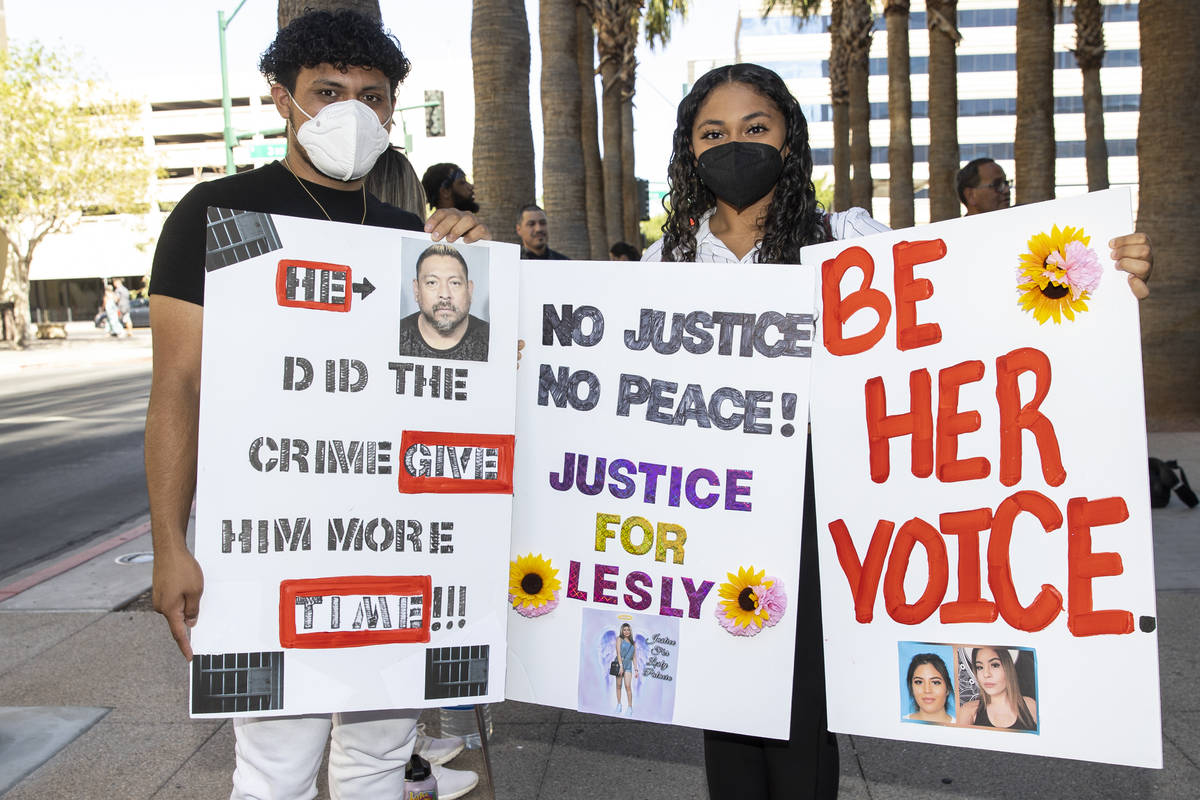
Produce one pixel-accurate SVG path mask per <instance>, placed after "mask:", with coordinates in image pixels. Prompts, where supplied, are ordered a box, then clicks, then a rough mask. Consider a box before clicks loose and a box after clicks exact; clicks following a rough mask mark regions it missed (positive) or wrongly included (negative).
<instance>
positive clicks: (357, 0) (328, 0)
mask: <svg viewBox="0 0 1200 800" xmlns="http://www.w3.org/2000/svg"><path fill="white" fill-rule="evenodd" d="M343 10H344V11H357V12H358V13H360V14H362V15H363V16H365V17H370V18H371V19H373V20H375V21H376V22H378V21H380V19H382V17H381V16H380V14H379V0H279V4H278V6H277V7H276V15H277V18H278V21H279V27H281V28H283V27H286V26H287V24H288V23H289V22H291V21H292V20H294V19H295V18H296V17H298V16H300V15H301V14H307V13H308V12H309V11H343Z"/></svg>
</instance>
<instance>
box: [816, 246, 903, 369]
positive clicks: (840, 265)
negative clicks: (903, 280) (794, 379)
mask: <svg viewBox="0 0 1200 800" xmlns="http://www.w3.org/2000/svg"><path fill="white" fill-rule="evenodd" d="M855 267H857V268H858V269H861V270H862V273H863V279H862V283H861V284H860V285H859V288H858V289H855V290H854V291H853V292H851V293H850V294H849V295H847V296H846V297H844V298H843V297H842V296H841V292H842V289H841V287H842V276H844V275H845V274H846V271H847V270H850V269H852V268H855ZM874 277H875V261H874V260H873V259H872V258H871V254H870V253H868V252H867V251H866V250H864V249H863V248H861V247H847V248H846V249H845V250H843V251H842V252H840V253H838V254H837V257H835V258H831V259H829V260H828V261H826V262H825V263H824V264H822V265H821V301H822V303H823V312H822V315H821V318H822V320H823V322H822V323H821V324H822V328H821V330H822V333H823V334H824V336H823V338H824V341H825V349H826V350H828V351H829V352H830V353H832V354H833V355H835V356H850V355H854V354H856V353H862V352H865V351H867V350H870V349H871V348H872V347H874V346H875V345H876V344H878V342H879V340H880V339H882V338H883V334H884V332H885V331H886V329H887V324H888V319H889V318H891V315H892V306H891V304H890V303H889V302H888V298H887V295H886V294H884V293H883V292H881V291H879V290H878V289H872V288H869V287H870V285H871V279H872V278H874ZM866 308H870V309H873V310H874V311H875V314H876V316H877V317H878V318H879V321H878V322H876V323H875V327H873V328H871V330H869V331H867V332H866V333H862V334H859V335H858V336H851V337H850V338H844V337H843V335H842V327H843V325H844V324H845V323H846V321H847V320H849V319H850V317H852V316H853V315H854V314H855V312H858V311H862V310H863V309H866Z"/></svg>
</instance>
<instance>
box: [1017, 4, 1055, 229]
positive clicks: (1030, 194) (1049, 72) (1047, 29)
mask: <svg viewBox="0 0 1200 800" xmlns="http://www.w3.org/2000/svg"><path fill="white" fill-rule="evenodd" d="M1054 145H1055V142H1054V0H1019V2H1018V3H1017V134H1016V140H1015V142H1014V144H1013V154H1014V156H1015V158H1016V162H1017V169H1016V175H1015V177H1016V180H1017V187H1016V188H1017V197H1016V202H1017V204H1018V205H1020V204H1022V203H1036V202H1038V201H1041V200H1051V199H1053V198H1054V155H1055V153H1054Z"/></svg>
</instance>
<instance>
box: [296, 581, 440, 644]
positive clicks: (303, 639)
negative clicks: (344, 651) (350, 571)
mask: <svg viewBox="0 0 1200 800" xmlns="http://www.w3.org/2000/svg"><path fill="white" fill-rule="evenodd" d="M432 586H433V581H432V580H431V579H430V576H428V575H345V576H339V577H331V578H297V579H294V580H286V581H282V582H280V584H279V644H280V645H281V646H283V647H286V648H294V649H318V648H320V649H329V648H337V647H365V646H367V645H373V644H397V643H405V642H428V641H429V618H430V608H429V604H430V597H431V596H432V594H433V590H432ZM347 596H363V597H373V598H379V597H385V598H386V597H409V598H411V597H413V596H420V598H421V627H419V628H407V627H392V628H386V629H382V630H380V629H367V628H361V629H359V630H354V629H353V628H352V627H351V625H352V624H353V620H354V612H355V610H356V607H355V606H350V607H348V608H347V607H346V604H344V603H343V604H342V610H341V623H342V625H341V629H340V630H337V631H315V632H312V633H305V632H303V631H297V630H296V598H298V597H320V598H323V599H324V598H331V597H347ZM328 605H329V602H326V603H323V604H322V606H323V608H324V607H327V606H328ZM326 613H328V611H326ZM400 623H401V620H399V619H397V620H396V624H397V625H399V624H400Z"/></svg>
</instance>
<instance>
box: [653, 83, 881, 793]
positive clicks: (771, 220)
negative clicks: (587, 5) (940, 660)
mask: <svg viewBox="0 0 1200 800" xmlns="http://www.w3.org/2000/svg"><path fill="white" fill-rule="evenodd" d="M668 177H669V179H670V183H671V210H670V211H669V212H668V214H667V223H666V225H664V226H663V238H662V239H661V240H659V241H658V242H655V243H654V244H653V245H651V247H650V248H649V249H648V250H647V251H646V253H645V255H644V256H642V260H643V261H701V262H725V263H738V262H741V263H750V262H760V263H772V264H798V263H800V248H801V247H804V246H805V245H809V244H815V243H817V242H824V241H828V240H829V239H830V238H831V237H832V238H835V239H842V238H848V237H852V236H859V235H865V234H869V233H876V232H879V231H886V230H887V227H886V226H884V225H882V224H881V223H879V222H876V221H875V220H873V219H871V217H870V215H869V214H867V212H866V211H865V210H863V209H861V208H854V209H851V210H850V211H847V212H844V213H840V214H838V213H835V214H829V215H826V214H825V212H824V211H823V210H822V209H821V207H820V205H818V204H817V200H816V195H815V192H814V190H813V184H812V153H811V151H810V149H809V146H808V123H807V122H806V121H805V119H804V114H803V112H801V110H800V104H799V103H797V102H796V98H794V97H792V94H791V92H789V91H788V90H787V87H786V86H784V83H783V81H782V80H781V79H780V77H779V76H778V75H776V74H775V73H774V72H772V71H771V70H769V69H766V68H764V67H760V66H758V65H756V64H734V65H732V66H728V67H720V68H718V69H715V70H712V71H711V72H709V73H707V74H706V75H704V76H703V77H702V78H700V80H698V81H696V84H695V86H693V87H692V91H691V92H690V93H689V94H688V96H687V97H685V98H684V100H683V102H682V103H680V105H679V117H678V126H677V127H676V129H675V146H674V152H673V153H672V154H671V164H670V167H669V168H668ZM806 475H807V477H806V481H805V484H806V485H805V493H804V520H803V526H802V533H801V546H800V550H801V571H800V580H799V583H798V587H799V588H798V589H797V592H798V596H797V598H796V606H795V607H796V608H798V609H800V611H799V614H800V616H799V617H798V618H797V621H796V656H795V668H794V677H793V678H792V729H791V737H790V738H789V739H788V740H786V741H783V740H777V739H763V738H760V737H757V736H741V735H738V734H731V733H722V732H719V731H705V732H704V761H705V771H706V773H707V777H708V794H709V797H713V798H717V797H738V798H750V800H767V798H784V797H786V798H805V800H807V798H833V797H836V796H837V789H838V749H837V740H836V739H835V738H834V736H833V734H831V733H829V731H828V730H826V727H825V724H826V723H825V664H824V653H823V650H822V639H821V603H820V582H819V580H818V577H817V541H816V517H815V513H814V507H813V486H812V456H811V452H810V455H809V463H808V468H807V470H806Z"/></svg>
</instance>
